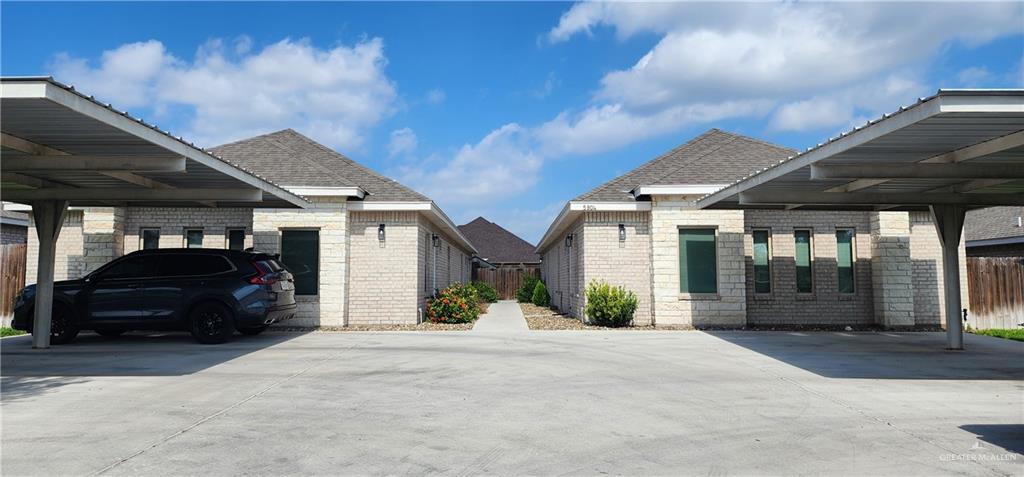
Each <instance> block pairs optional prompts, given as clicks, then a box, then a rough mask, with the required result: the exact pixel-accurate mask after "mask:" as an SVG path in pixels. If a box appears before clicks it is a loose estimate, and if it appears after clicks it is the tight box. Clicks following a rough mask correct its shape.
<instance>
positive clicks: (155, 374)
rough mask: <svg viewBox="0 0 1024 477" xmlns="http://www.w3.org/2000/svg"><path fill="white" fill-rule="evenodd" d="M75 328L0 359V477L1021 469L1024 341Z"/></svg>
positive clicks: (10, 345) (10, 346) (20, 343)
mask: <svg viewBox="0 0 1024 477" xmlns="http://www.w3.org/2000/svg"><path fill="white" fill-rule="evenodd" d="M944 340H945V338H944V336H943V335H942V334H938V333H785V332H713V333H703V332H639V331H626V332H615V331H586V332H529V333H517V334H489V333H468V332H461V333H460V332H451V333H442V332H429V333H417V332H404V333H403V332H399V333H309V334H298V333H274V332H271V333H266V334H264V335H261V336H258V337H238V338H237V339H235V340H234V341H232V342H231V343H228V344H226V345H221V346H203V345H198V344H195V343H193V342H191V339H190V338H189V337H188V336H187V335H184V334H165V335H143V334H136V335H128V336H125V337H123V338H122V339H118V340H106V339H102V338H99V337H98V336H95V335H90V334H83V335H82V336H81V337H80V338H79V340H77V341H76V342H75V343H74V344H72V345H67V346H60V347H54V348H52V349H51V350H49V351H34V350H31V349H30V344H29V339H28V338H27V337H18V338H8V339H4V340H2V342H0V348H2V373H0V374H2V404H0V411H2V417H0V419H2V442H0V444H2V448H3V455H2V468H3V473H4V475H66V474H111V475H195V474H208V475H221V474H305V475H327V474H329V475H339V474H414V475H423V474H433V473H443V474H460V475H472V474H481V473H491V474H504V475H523V474H530V475H538V474H539V475H546V474H579V475H593V474H598V473H611V474H630V475H654V474H659V475H665V474H777V475H792V474H845V475H851V474H852V475H865V474H868V475H879V474H885V475H945V474H968V475H1021V474H1022V470H1024V457H1021V455H1020V452H1022V451H1024V359H1021V358H1022V357H1024V343H1017V342H1010V341H1004V340H999V339H997V338H989V337H983V336H973V335H969V336H967V337H966V346H967V351H964V352H947V351H943V346H944Z"/></svg>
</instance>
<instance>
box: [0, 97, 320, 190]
mask: <svg viewBox="0 0 1024 477" xmlns="http://www.w3.org/2000/svg"><path fill="white" fill-rule="evenodd" d="M0 129H2V132H3V137H2V141H0V144H2V150H0V158H2V163H0V167H2V169H3V170H2V172H3V177H2V187H3V193H4V197H3V199H4V200H6V201H10V202H21V203H29V202H31V201H33V200H40V199H54V198H59V197H58V196H60V197H63V198H67V199H69V200H70V202H71V205H73V206H110V205H119V206H147V205H151V206H161V207H178V206H186V207H187V206H218V207H277V208H294V207H305V206H306V205H307V204H308V202H307V201H306V200H305V199H304V198H302V197H300V196H298V195H296V194H293V193H291V192H289V191H287V190H285V189H283V188H282V187H280V186H278V185H277V184H274V183H273V182H271V181H270V180H268V179H267V178H263V177H259V176H257V175H256V174H254V173H252V172H251V171H247V170H245V169H243V168H241V167H239V166H238V165H235V164H232V163H230V162H227V161H225V160H223V159H221V158H219V157H216V156H214V155H212V154H210V153H209V152H206V151H204V150H203V149H201V148H199V147H196V146H195V145H193V144H191V143H188V142H186V141H184V140H183V139H181V138H175V137H172V136H171V135H170V134H168V133H166V132H164V131H161V130H159V129H157V128H156V127H155V126H151V125H149V124H146V123H144V122H142V121H141V120H138V119H135V118H132V117H131V116H129V115H128V114H127V113H124V112H121V111H117V110H115V109H114V108H113V107H111V106H110V105H104V104H102V103H100V102H98V101H96V100H95V99H93V98H91V97H87V96H85V95H83V94H81V93H79V92H77V91H75V90H74V89H73V88H71V87H69V86H66V85H63V84H61V83H58V82H56V81H54V80H53V79H51V78H2V79H0Z"/></svg>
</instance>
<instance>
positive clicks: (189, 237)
mask: <svg viewBox="0 0 1024 477" xmlns="http://www.w3.org/2000/svg"><path fill="white" fill-rule="evenodd" d="M185 247H186V248H203V229H186V230H185Z"/></svg>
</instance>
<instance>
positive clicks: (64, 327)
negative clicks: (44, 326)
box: [50, 303, 78, 345]
mask: <svg viewBox="0 0 1024 477" xmlns="http://www.w3.org/2000/svg"><path fill="white" fill-rule="evenodd" d="M76 336H78V323H75V312H74V310H72V309H71V307H69V306H67V305H64V304H62V303H54V304H53V309H52V310H51V311H50V343H51V344H55V345H62V344H68V343H70V342H71V341H72V340H74V339H75V337H76Z"/></svg>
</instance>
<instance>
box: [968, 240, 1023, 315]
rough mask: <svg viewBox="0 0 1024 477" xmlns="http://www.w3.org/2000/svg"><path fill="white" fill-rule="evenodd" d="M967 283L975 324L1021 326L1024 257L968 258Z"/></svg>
mask: <svg viewBox="0 0 1024 477" xmlns="http://www.w3.org/2000/svg"><path fill="white" fill-rule="evenodd" d="M967 286H968V287H969V290H970V294H971V298H970V310H969V313H968V315H967V323H968V324H969V325H970V326H971V327H973V328H976V329H979V330H985V329H991V328H1019V327H1020V325H1021V323H1024V257H999V258H996V257H967Z"/></svg>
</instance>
